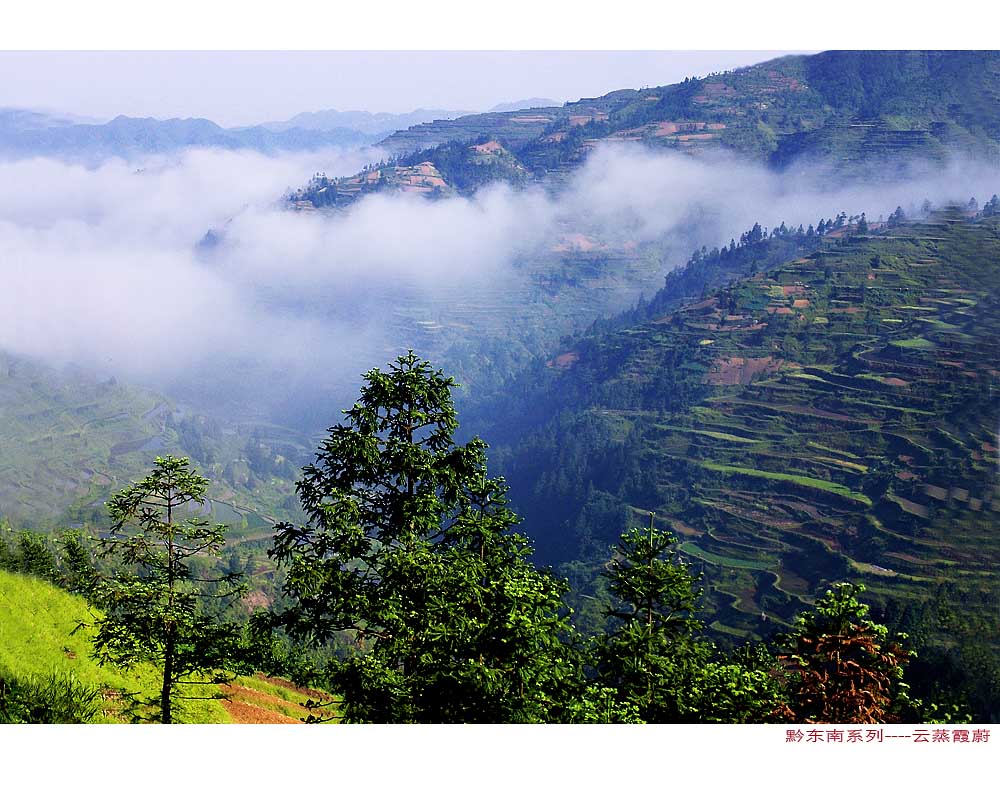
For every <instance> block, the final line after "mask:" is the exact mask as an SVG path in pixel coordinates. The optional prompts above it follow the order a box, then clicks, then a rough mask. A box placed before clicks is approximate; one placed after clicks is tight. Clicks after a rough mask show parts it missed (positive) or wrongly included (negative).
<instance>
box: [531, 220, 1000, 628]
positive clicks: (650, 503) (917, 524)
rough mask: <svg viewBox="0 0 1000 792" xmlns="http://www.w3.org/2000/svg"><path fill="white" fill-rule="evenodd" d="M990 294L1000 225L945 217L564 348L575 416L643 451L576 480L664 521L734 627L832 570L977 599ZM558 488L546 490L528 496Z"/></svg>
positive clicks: (995, 416) (989, 439)
mask: <svg viewBox="0 0 1000 792" xmlns="http://www.w3.org/2000/svg"><path fill="white" fill-rule="evenodd" d="M998 298H1000V221H998V220H997V219H996V218H991V219H988V220H980V221H978V222H972V221H971V217H970V216H969V215H968V213H958V212H952V213H951V214H948V215H946V216H938V217H937V219H936V220H935V221H934V222H927V223H922V224H914V225H909V226H906V227H900V228H893V229H889V228H883V229H881V230H879V231H878V232H877V233H875V234H871V235H860V234H857V233H856V232H855V233H853V234H852V235H848V236H846V237H844V238H841V239H833V240H826V241H825V242H824V245H823V246H822V247H821V249H820V250H818V251H817V252H816V253H814V254H813V255H810V256H808V257H805V258H800V259H798V260H795V261H792V262H789V263H786V264H784V265H781V266H779V267H777V268H774V269H771V270H769V271H767V272H763V273H759V274H757V275H756V276H754V277H752V278H748V279H744V280H741V281H738V282H736V283H734V284H733V285H731V286H730V287H728V288H725V289H722V290H719V291H717V292H715V293H713V294H711V295H709V296H708V297H707V298H705V299H702V300H699V301H698V302H695V303H692V304H690V305H688V306H686V307H684V308H682V309H680V310H678V311H675V312H671V313H668V314H665V315H662V316H659V317H655V318H654V320H653V321H650V322H648V323H646V324H643V325H638V326H635V327H632V328H629V329H627V330H625V331H621V332H619V333H616V334H612V335H610V336H608V337H606V338H604V339H602V340H601V341H600V342H598V343H596V344H591V345H582V346H581V347H579V348H578V349H575V350H571V351H572V353H573V355H574V356H575V357H573V362H572V364H571V365H570V366H568V367H567V369H566V370H565V371H562V372H560V376H561V377H562V378H563V380H564V381H566V382H573V381H593V380H594V379H597V381H598V382H599V385H598V386H597V387H596V391H597V392H598V393H599V394H601V397H600V398H599V399H598V403H597V404H595V405H593V406H591V407H589V408H588V409H587V410H586V411H585V413H584V414H583V415H582V416H581V417H580V418H578V419H576V420H577V422H578V423H577V426H578V427H579V426H593V425H595V424H596V425H598V426H601V427H603V429H602V431H603V435H600V436H603V437H605V438H607V440H605V441H604V442H605V443H611V447H614V443H615V442H619V441H620V442H623V443H624V444H625V447H626V448H627V449H628V450H627V452H623V453H625V457H624V458H625V459H626V461H627V459H628V455H634V456H636V457H637V458H638V460H639V461H638V463H637V464H636V465H635V468H634V470H633V472H631V473H622V472H621V471H620V470H615V469H613V468H612V469H611V472H608V469H604V470H600V471H599V470H595V468H593V467H592V468H590V469H589V470H590V472H589V473H586V474H584V475H589V476H591V479H590V484H589V487H590V488H591V489H602V490H604V491H606V492H607V493H608V495H609V496H611V497H613V498H617V499H622V498H623V497H624V498H625V499H627V500H626V505H628V506H630V507H632V508H633V509H636V510H654V511H656V512H657V514H658V516H659V518H660V519H663V520H665V521H667V522H668V523H670V524H672V525H674V526H675V527H676V529H677V533H678V535H679V538H680V539H681V541H682V542H683V544H682V545H681V552H682V553H684V554H686V555H687V556H688V558H689V560H690V561H691V562H692V563H694V565H695V566H696V568H698V569H702V570H704V573H705V579H704V583H705V584H707V588H708V591H709V606H710V610H714V611H715V613H714V617H713V618H714V620H715V621H716V623H717V625H719V626H720V629H722V628H724V629H722V631H723V632H727V633H729V634H731V635H735V634H739V635H749V634H752V633H756V632H759V631H761V630H762V629H769V628H770V627H772V626H773V625H774V624H775V623H778V624H780V623H782V622H787V621H788V620H789V619H791V618H792V616H793V615H794V613H795V611H796V610H798V609H799V608H801V607H802V604H803V602H805V601H807V600H809V599H810V598H812V597H813V596H815V595H816V594H817V592H820V591H821V590H822V588H823V587H824V586H826V585H828V584H829V583H830V582H833V581H835V580H840V579H845V578H851V579H863V580H864V581H865V582H866V584H867V586H868V588H869V591H870V593H871V594H872V596H873V598H874V599H884V598H886V597H890V596H891V597H893V598H897V599H899V598H902V599H903V600H905V599H907V598H916V599H921V598H926V597H929V596H931V595H932V594H933V593H934V591H935V588H936V586H937V585H938V584H941V583H950V584H952V585H954V586H956V587H958V588H959V589H960V590H961V591H964V592H968V593H969V594H970V596H972V597H973V598H976V597H978V598H980V599H982V600H983V601H984V602H988V601H989V598H990V597H991V596H995V595H996V592H997V579H998V578H997V574H998V572H1000V486H998V485H1000V478H998V457H997V446H998V445H1000V442H998V435H997V430H998V426H1000V401H998V399H997V389H998V386H1000V346H998V344H997V341H996V339H997V338H998V337H1000V336H998V334H1000V301H998ZM567 354H569V352H567ZM598 371H600V372H601V373H600V374H598V373H596V372H598ZM558 382H559V380H556V383H558ZM553 387H556V388H558V387H559V385H558V384H555V385H554V386H553ZM563 387H564V388H566V387H569V386H568V385H565V384H564V385H563ZM665 399H668V401H664V400H665ZM629 402H631V403H632V406H631V407H630V406H628V403H629ZM571 431H573V432H575V433H576V434H577V436H581V435H582V436H586V435H588V434H590V435H593V432H594V430H588V431H584V430H582V429H580V428H577V429H575V430H571ZM616 438H617V440H616ZM595 442H596V441H595ZM588 453H596V454H600V453H602V452H598V451H595V450H594V449H590V451H581V452H580V456H586V455H587V454H588ZM603 453H608V452H603ZM565 464H567V465H570V464H572V463H569V462H567V463H565ZM513 477H514V479H515V480H516V478H517V473H516V471H515V472H514V476H513ZM586 486H587V485H584V488H586ZM555 497H556V496H555V495H553V494H552V491H551V490H549V489H545V487H544V485H543V487H542V488H541V489H540V490H539V492H538V493H537V498H538V501H533V502H535V503H537V502H539V501H542V500H544V499H550V500H554V498H555ZM591 497H593V496H591ZM516 499H517V495H516V492H515V500H516ZM528 511H529V513H530V512H531V508H530V507H529V509H528ZM585 513H586V510H584V512H583V513H581V514H582V515H584V516H585ZM577 519H578V520H579V519H582V517H580V518H577ZM577 530H581V529H579V528H578V529H577ZM586 530H588V531H593V532H596V531H599V530H602V529H601V528H600V526H597V527H591V528H588V529H586ZM564 539H565V537H564ZM593 539H600V540H611V539H613V532H612V530H610V529H609V530H607V535H597V536H594V537H592V539H591V540H593ZM545 541H546V538H545V536H542V537H541V542H542V544H544V543H545ZM575 552H577V553H581V552H583V550H582V549H581V548H578V549H577V550H576V551H575ZM983 595H985V598H984V596H983ZM983 607H984V608H987V609H988V608H989V606H987V605H984V606H983ZM994 610H995V609H994ZM765 614H766V620H767V625H766V627H765V626H764V625H763V617H764V616H765ZM984 614H985V618H987V619H988V620H989V623H992V624H993V625H994V626H998V622H1000V620H998V618H997V614H996V613H995V612H992V613H986V612H985V611H984ZM996 634H997V635H1000V632H997V633H996Z"/></svg>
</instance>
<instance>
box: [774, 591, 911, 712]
mask: <svg viewBox="0 0 1000 792" xmlns="http://www.w3.org/2000/svg"><path fill="white" fill-rule="evenodd" d="M864 590H865V588H864V586H862V585H852V584H850V583H840V584H838V585H836V586H834V587H833V588H831V589H830V590H828V591H827V592H826V594H824V595H823V597H822V598H821V599H820V600H819V601H818V602H817V603H816V606H815V608H813V609H812V610H809V611H806V612H805V613H803V614H802V615H800V616H799V617H798V619H796V621H795V624H794V626H793V628H792V630H791V632H790V633H788V634H787V635H786V636H784V637H783V638H782V639H781V641H780V645H781V647H782V649H783V653H782V654H781V655H780V659H781V661H782V662H783V663H784V664H785V665H786V667H787V668H788V670H789V672H790V673H791V676H792V681H791V686H790V687H791V702H790V709H791V717H792V720H795V721H796V722H801V723H885V722H887V721H889V720H893V719H895V718H898V712H899V711H900V709H901V708H902V707H903V706H904V705H905V704H906V703H907V701H908V697H907V686H906V685H905V684H904V683H903V681H902V680H903V669H904V668H905V666H906V664H907V663H908V662H909V659H910V656H911V653H910V652H909V651H907V650H905V649H903V647H902V646H901V645H900V644H899V643H898V642H897V640H895V639H892V640H890V638H889V634H888V630H887V629H886V627H885V626H884V625H881V624H876V623H875V622H873V621H871V620H870V619H868V618H866V617H867V615H868V610H869V608H868V606H867V605H864V604H862V603H861V602H859V601H858V599H857V596H858V595H859V594H861V593H863V592H864ZM903 637H905V636H899V638H903Z"/></svg>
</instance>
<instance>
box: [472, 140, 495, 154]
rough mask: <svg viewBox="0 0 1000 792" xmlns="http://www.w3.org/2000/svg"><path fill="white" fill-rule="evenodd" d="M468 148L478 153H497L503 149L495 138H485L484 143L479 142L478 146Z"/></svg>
mask: <svg viewBox="0 0 1000 792" xmlns="http://www.w3.org/2000/svg"><path fill="white" fill-rule="evenodd" d="M470 148H471V149H472V150H473V151H477V152H479V153H480V154H499V153H500V152H501V151H503V146H501V145H500V144H499V143H497V142H496V141H495V140H487V141H486V142H485V143H480V144H479V145H478V146H470Z"/></svg>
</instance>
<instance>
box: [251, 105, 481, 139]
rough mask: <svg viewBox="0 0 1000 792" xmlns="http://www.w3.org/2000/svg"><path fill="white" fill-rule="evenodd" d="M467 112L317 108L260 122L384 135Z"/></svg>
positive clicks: (282, 127) (280, 129) (280, 126)
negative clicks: (284, 119) (397, 111)
mask: <svg viewBox="0 0 1000 792" xmlns="http://www.w3.org/2000/svg"><path fill="white" fill-rule="evenodd" d="M463 115H468V111H467V110H426V109H424V108H422V107H421V108H418V109H416V110H413V111H411V112H409V113H369V112H368V111H367V110H319V111H317V112H314V113H299V114H298V115H295V116H292V118H290V119H288V120H287V121H277V122H272V123H268V124H262V125H261V126H263V127H264V128H265V129H268V130H270V131H272V132H284V131H286V130H289V129H305V130H310V131H330V130H337V129H339V130H347V129H350V130H353V131H355V132H361V133H364V134H365V135H380V136H385V135H389V134H392V133H393V132H396V131H397V130H400V129H406V128H407V127H411V126H414V125H416V124H423V123H427V122H429V121H434V120H437V119H450V118H458V117H459V116H463Z"/></svg>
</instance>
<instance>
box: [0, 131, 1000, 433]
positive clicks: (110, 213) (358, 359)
mask: <svg viewBox="0 0 1000 792" xmlns="http://www.w3.org/2000/svg"><path fill="white" fill-rule="evenodd" d="M369 156H370V152H367V153H363V152H357V151H355V152H323V153H321V154H309V155H289V156H282V157H267V156H263V155H258V154H251V153H234V152H218V151H190V152H187V153H185V154H183V155H181V156H179V157H174V158H169V159H165V158H157V159H151V160H149V161H147V162H145V163H143V164H142V165H141V166H140V167H138V168H137V167H136V165H135V164H132V165H128V164H125V163H123V162H120V161H112V162H109V163H106V164H104V165H103V166H101V167H99V168H96V169H85V168H83V167H78V166H73V165H67V164H64V163H59V162H56V161H52V160H44V159H36V160H22V161H18V162H9V163H0V268H2V271H3V282H2V285H0V348H4V349H8V350H10V351H13V352H17V353H21V354H27V355H32V356H35V357H39V358H42V359H45V360H48V361H51V362H55V363H61V362H70V361H73V362H77V363H81V364H83V365H86V366H91V367H95V368H98V369H100V370H104V371H109V372H113V373H116V374H119V375H123V376H125V377H128V378H130V379H135V380H140V381H143V382H147V383H149V384H152V385H155V386H159V387H169V386H171V385H177V384H178V383H184V382H185V381H191V380H192V379H195V378H198V379H200V380H202V381H203V382H204V381H205V380H206V379H207V378H215V379H216V380H217V382H218V389H217V390H218V392H227V389H230V390H232V391H233V392H234V393H236V392H239V395H238V396H237V397H236V398H237V400H240V399H242V400H243V401H245V402H246V403H252V402H253V401H254V400H255V399H257V400H266V399H267V398H269V397H268V396H267V394H268V393H270V392H271V391H273V390H275V388H276V389H277V390H279V391H280V390H282V389H284V390H285V391H286V392H291V391H293V390H294V389H295V388H297V387H300V386H301V385H302V384H303V383H305V382H308V381H312V380H315V381H316V382H317V384H318V386H319V387H324V386H325V385H326V384H327V383H334V382H338V381H339V382H345V381H346V382H351V383H353V382H355V381H356V379H357V377H358V375H359V373H360V371H362V370H364V369H365V368H367V367H368V366H371V365H381V364H383V363H384V362H385V359H384V358H385V357H386V354H385V352H386V350H388V349H391V348H393V347H394V346H400V345H405V344H406V343H407V341H408V339H406V338H400V337H398V332H399V331H398V330H396V331H393V330H391V329H390V327H389V324H390V323H389V322H388V321H387V316H388V315H389V313H390V312H391V311H390V309H391V304H392V300H393V299H394V298H395V296H396V295H398V294H402V293H407V294H410V295H411V296H412V295H413V294H421V293H424V294H430V295H434V294H437V293H440V292H442V291H444V290H447V291H448V293H453V292H454V291H455V289H459V290H461V289H462V288H467V289H469V290H475V289H476V288H477V284H482V283H483V281H484V280H488V281H491V282H497V281H500V280H501V279H503V278H507V277H513V278H516V272H517V267H516V266H515V262H517V261H518V260H524V259H530V258H531V257H532V256H533V255H535V254H536V253H538V252H539V251H541V250H543V249H546V248H548V247H550V246H551V245H552V243H553V241H554V240H555V239H556V238H557V237H558V236H559V235H560V234H563V233H566V232H568V231H571V232H581V233H586V234H590V235H592V236H596V237H600V238H603V239H606V240H611V241H615V240H617V241H624V240H626V239H632V240H635V241H638V242H644V241H650V240H654V239H660V238H664V237H666V238H668V239H669V240H672V242H673V247H672V248H670V249H671V250H672V251H674V252H675V253H676V256H675V259H674V260H673V261H672V264H673V265H677V264H680V263H683V260H684V258H686V255H687V253H688V252H690V250H691V248H693V247H694V246H696V245H701V244H706V245H708V246H709V247H711V246H713V245H721V244H725V243H727V242H728V240H729V239H730V237H738V236H739V234H740V232H741V231H743V230H745V229H746V228H748V227H749V226H750V225H752V224H753V223H754V222H757V221H759V222H761V223H762V224H764V225H768V226H770V225H777V224H779V223H780V222H782V221H784V222H786V223H789V224H791V225H798V224H799V223H802V224H804V225H808V224H809V223H815V222H816V221H817V220H818V219H819V217H821V216H823V217H828V218H829V217H832V216H834V215H835V214H836V213H837V212H839V211H841V210H844V211H847V212H848V213H851V214H855V213H860V212H861V211H865V212H867V213H868V216H869V217H870V218H871V219H875V218H876V217H877V216H878V215H879V214H884V215H888V214H889V213H890V212H891V211H892V210H893V209H894V208H895V207H896V206H897V205H903V207H904V209H905V208H908V207H910V206H912V205H913V204H914V203H915V202H916V203H919V202H920V201H922V200H923V199H924V198H929V199H930V200H932V201H934V202H935V203H940V202H943V201H945V200H950V199H955V200H962V201H965V200H968V198H969V197H970V196H973V195H974V196H976V197H977V198H978V199H979V200H980V201H983V200H984V199H988V198H989V196H990V195H991V194H992V193H993V192H996V191H997V189H998V188H1000V187H998V185H1000V179H998V172H997V170H996V169H995V168H984V167H983V166H982V165H981V164H971V163H964V164H963V163H956V164H952V165H951V166H949V167H947V168H943V169H942V168H937V169H925V170H924V171H922V172H919V173H918V172H913V173H910V174H909V175H908V176H907V177H906V178H903V179H896V180H894V181H892V182H880V183H875V182H868V183H866V184H855V185H853V186H833V185H834V182H833V181H832V180H830V179H829V178H827V177H825V176H823V175H821V174H818V173H817V174H815V175H813V176H809V175H796V176H782V175H780V174H776V173H773V172H770V171H767V170H765V169H763V168H760V167H756V166H752V165H748V164H742V163H739V162H737V161H735V160H731V159H724V158H720V159H718V160H715V161H705V160H695V159H692V158H689V157H685V156H681V155H674V154H662V153H661V154H654V153H651V152H649V151H646V150H643V149H639V148H637V147H625V146H607V147H604V148H600V149H598V150H597V151H596V152H595V153H594V154H593V155H592V156H591V157H590V159H589V160H588V162H587V163H586V165H585V166H584V167H583V168H582V169H581V170H580V171H579V173H578V174H577V175H576V176H575V177H574V178H573V179H572V180H571V182H570V183H569V185H568V186H567V187H566V189H564V190H563V191H561V192H560V193H559V194H557V195H553V194H549V193H546V192H543V191H542V190H541V189H538V188H532V189H527V190H523V191H515V190H512V189H510V188H507V187H504V186H494V187H490V188H487V189H484V190H481V191H480V192H478V193H477V194H476V195H475V196H473V197H470V198H464V197H456V198H450V199H447V200H442V201H427V200H424V199H422V198H419V197H414V196H389V195H376V196H371V197H368V198H366V199H364V200H363V201H361V202H360V203H358V204H356V205H355V206H354V207H353V208H352V209H351V211H349V212H347V213H342V214H338V215H336V216H325V215H317V214H305V213H294V212H288V211H285V210H284V209H282V208H281V206H280V205H279V203H278V202H277V200H276V198H277V197H278V196H280V195H281V194H282V192H283V191H284V190H285V188H286V187H289V186H297V185H300V184H302V183H304V182H305V181H306V180H307V179H308V178H309V176H310V175H311V174H312V173H314V172H316V171H319V170H323V171H325V172H326V173H328V174H329V175H331V176H333V175H337V174H345V173H350V172H353V171H355V170H356V169H358V168H359V167H360V166H361V165H362V164H363V163H364V162H365V161H366V160H367V159H368V157H369ZM806 173H808V172H806ZM800 174H801V172H800ZM210 228H215V229H220V228H221V229H224V235H223V240H224V241H223V243H222V244H221V245H220V246H218V247H217V248H216V249H215V250H214V251H213V252H212V253H211V255H208V256H206V255H200V254H199V253H198V251H197V249H196V243H197V242H198V240H199V239H200V238H201V237H202V236H203V235H204V233H205V232H206V231H207V230H208V229H210ZM209 390H211V388H209ZM332 412H333V411H332V410H331V414H332Z"/></svg>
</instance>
